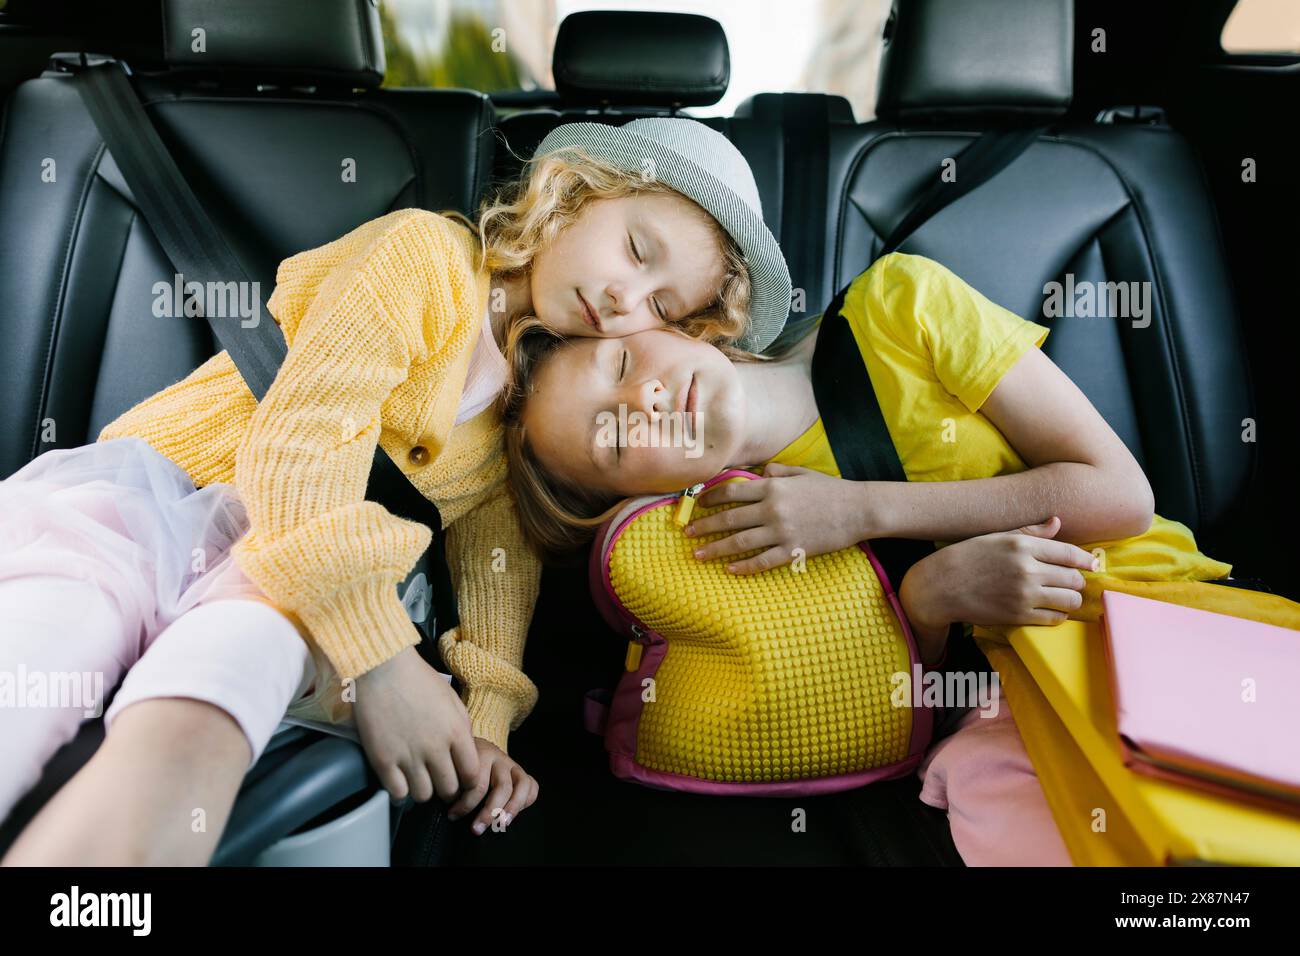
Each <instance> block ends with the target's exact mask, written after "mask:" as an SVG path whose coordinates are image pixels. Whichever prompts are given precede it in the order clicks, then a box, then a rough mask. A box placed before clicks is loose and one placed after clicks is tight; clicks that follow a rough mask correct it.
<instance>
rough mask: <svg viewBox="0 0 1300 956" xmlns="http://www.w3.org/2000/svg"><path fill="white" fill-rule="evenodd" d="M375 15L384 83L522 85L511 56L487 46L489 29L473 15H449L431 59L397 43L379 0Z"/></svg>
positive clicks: (484, 86)
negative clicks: (380, 32) (381, 36)
mask: <svg viewBox="0 0 1300 956" xmlns="http://www.w3.org/2000/svg"><path fill="white" fill-rule="evenodd" d="M379 16H380V20H381V22H382V24H383V30H384V57H385V58H386V59H387V61H388V68H387V71H386V72H385V74H384V86H434V87H449V86H450V87H465V88H467V89H471V90H483V91H485V92H492V91H494V90H517V89H519V88H520V86H521V85H522V82H521V80H520V76H519V69H518V67H516V65H515V62H514V60H513V59H512V58H511V57H510V54H509V53H506V52H504V51H502V52H497V51H495V50H493V49H492V32H491V30H489V29H488V27H487V25H486V24H485V23H484V22H483V20H482V19H481V18H480V17H479V16H478V15H477V14H474V13H466V12H457V13H453V14H452V15H451V22H450V23H449V24H448V28H447V37H446V39H445V40H444V41H443V45H442V49H441V50H439V51H438V53H437V54H436V55H435V56H432V57H426V56H420V55H418V54H417V53H416V52H415V51H414V50H412V49H411V48H410V47H409V46H408V45H407V44H406V43H404V42H402V38H401V35H400V34H399V33H398V31H397V24H396V22H395V21H394V20H393V15H392V13H390V12H389V10H388V8H387V7H386V6H384V5H383V4H380V7H379ZM498 45H499V44H498Z"/></svg>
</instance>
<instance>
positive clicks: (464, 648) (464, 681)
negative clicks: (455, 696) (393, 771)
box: [438, 482, 542, 750]
mask: <svg viewBox="0 0 1300 956" xmlns="http://www.w3.org/2000/svg"><path fill="white" fill-rule="evenodd" d="M446 545H447V567H448V570H449V571H450V572H451V579H452V583H453V585H454V587H455V589H456V598H457V600H456V605H457V608H458V610H459V613H460V624H459V625H458V626H457V627H454V628H452V629H450V630H449V631H447V632H446V633H445V634H443V635H442V637H441V638H440V639H439V642H438V650H439V652H440V653H441V654H442V659H443V662H444V663H445V664H446V665H447V667H448V668H450V670H451V672H452V673H453V674H455V675H456V677H457V678H458V679H459V680H460V683H461V685H462V686H463V687H464V701H465V708H466V710H468V711H469V717H470V726H471V728H472V730H473V733H474V736H475V737H482V738H484V739H485V740H488V741H491V742H492V743H494V744H496V745H497V746H498V747H500V748H501V749H502V750H505V749H506V739H507V736H508V735H509V733H510V731H511V730H514V729H515V728H517V727H518V726H519V725H520V724H521V723H523V720H524V718H525V717H527V716H528V714H529V712H530V711H531V710H532V708H533V705H534V704H535V703H536V702H537V688H536V687H535V686H534V685H533V682H532V681H530V680H529V679H528V678H527V677H526V676H525V675H524V673H523V659H524V642H525V640H526V638H527V636H528V625H529V621H530V620H531V618H532V615H533V605H534V604H535V603H536V601H537V593H538V588H539V585H540V582H541V576H542V570H541V562H540V560H539V559H538V556H537V554H536V552H535V551H534V550H533V548H532V545H531V544H529V542H528V540H527V538H526V537H525V536H524V532H523V527H522V526H521V525H520V522H519V515H518V512H517V511H516V510H515V503H514V498H513V496H512V495H511V494H510V489H509V487H508V486H507V485H506V483H505V482H501V483H500V484H498V485H497V486H496V487H495V488H494V489H493V491H492V492H491V493H489V495H488V496H487V497H486V498H485V499H484V500H483V501H482V502H481V503H480V504H479V505H477V506H476V507H474V508H473V509H472V510H470V511H468V512H467V513H466V514H465V515H463V516H462V517H460V518H458V519H457V520H455V521H453V522H452V523H451V524H450V525H448V527H447V535H446Z"/></svg>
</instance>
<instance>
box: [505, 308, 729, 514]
mask: <svg viewBox="0 0 1300 956" xmlns="http://www.w3.org/2000/svg"><path fill="white" fill-rule="evenodd" d="M746 409H747V404H746V402H745V394H744V389H743V387H742V385H741V381H740V376H739V375H738V374H737V372H736V367H735V366H734V365H733V364H732V363H731V361H730V360H729V359H728V358H727V357H726V356H725V355H724V354H723V353H722V352H720V351H719V350H718V349H716V348H714V347H713V346H711V345H708V344H706V343H704V342H700V341H698V340H696V339H691V338H687V337H686V336H685V335H682V334H680V333H677V332H675V331H670V330H667V329H650V330H648V331H645V332H638V333H636V334H634V335H629V336H625V337H623V338H607V339H592V338H575V339H571V340H569V341H568V342H566V343H565V344H564V345H562V346H560V347H559V348H558V349H557V351H556V352H554V353H552V354H551V356H550V357H549V358H547V359H546V360H545V362H544V363H543V365H542V366H541V368H540V369H539V370H538V372H537V375H536V377H535V379H534V390H533V392H532V394H531V395H530V397H529V399H528V403H527V405H526V406H525V408H524V412H523V424H524V428H525V430H526V433H527V435H528V440H529V442H530V444H531V445H532V448H533V451H534V453H535V454H536V455H537V457H538V459H539V460H540V461H541V463H542V465H543V467H545V468H546V469H547V470H549V471H552V472H554V473H556V474H559V475H562V476H564V477H566V478H567V479H569V480H570V481H572V482H574V483H576V484H580V485H583V486H585V487H587V488H591V489H593V490H598V491H603V492H609V493H613V494H618V495H639V494H650V493H653V492H667V491H680V490H681V489H682V488H685V487H687V486H689V485H692V484H695V483H696V482H697V481H705V480H707V479H708V478H710V477H712V476H713V475H716V474H717V473H718V472H719V471H721V470H722V469H723V468H726V467H727V466H728V465H729V464H731V462H732V459H733V457H734V456H735V455H736V453H737V451H738V450H739V449H740V447H741V444H742V441H743V438H744V435H745V426H746V419H747V415H746Z"/></svg>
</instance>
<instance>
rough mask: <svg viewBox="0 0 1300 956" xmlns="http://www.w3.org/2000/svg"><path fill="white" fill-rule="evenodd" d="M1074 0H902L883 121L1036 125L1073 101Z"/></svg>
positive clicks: (891, 36) (890, 33)
mask: <svg viewBox="0 0 1300 956" xmlns="http://www.w3.org/2000/svg"><path fill="white" fill-rule="evenodd" d="M1073 44H1074V0H894V9H893V12H892V13H891V14H890V19H889V23H888V24H887V25H886V27H885V49H884V55H883V57H882V59H881V75H880V96H879V99H878V101H877V103H876V114H877V115H878V116H880V117H881V118H885V119H895V120H922V121H924V120H939V119H952V118H963V117H983V118H995V119H1002V120H1012V119H1023V120H1024V121H1026V122H1038V121H1042V120H1044V119H1051V118H1054V117H1058V116H1061V115H1062V114H1064V113H1065V111H1066V109H1067V108H1068V107H1069V105H1070V99H1071V96H1072V95H1073V90H1074V84H1073V66H1074V56H1073V53H1074V47H1073Z"/></svg>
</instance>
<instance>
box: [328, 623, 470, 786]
mask: <svg viewBox="0 0 1300 956" xmlns="http://www.w3.org/2000/svg"><path fill="white" fill-rule="evenodd" d="M352 713H353V715H354V716H355V717H356V721H357V732H358V733H359V735H360V737H361V744H362V746H363V747H365V750H366V756H367V757H369V758H370V766H372V767H373V768H374V770H375V773H376V774H377V775H378V777H379V781H380V783H382V784H383V786H384V789H385V790H387V791H388V793H389V796H390V797H391V798H392V800H394V801H396V802H400V801H402V800H405V799H406V798H407V796H410V797H412V798H413V799H414V800H415V801H416V802H417V803H423V802H425V801H426V800H429V799H430V798H432V797H433V795H434V794H435V793H436V794H437V795H438V797H439V798H440V799H441V800H442V801H443V802H444V803H451V802H452V801H453V800H455V799H456V797H457V796H458V795H459V794H460V792H461V791H462V789H464V788H468V787H471V786H473V785H474V783H475V782H476V781H477V780H478V778H479V771H480V767H479V763H480V761H479V757H478V752H477V750H476V748H475V746H474V735H473V734H472V733H471V731H470V723H469V713H468V712H467V711H466V710H465V705H464V704H463V703H461V700H460V698H459V697H458V696H456V692H455V691H454V690H452V687H451V684H449V683H448V682H447V680H446V678H444V677H443V676H442V675H441V674H439V673H438V672H437V671H436V670H434V669H433V668H432V667H430V666H429V665H428V664H426V663H425V662H424V659H423V658H422V657H420V655H419V653H418V652H417V651H416V649H415V648H414V647H408V648H405V649H404V650H402V651H401V652H400V653H399V654H397V656H395V657H393V658H392V659H390V660H387V661H385V662H384V663H382V664H380V665H379V666H378V667H376V668H375V669H374V670H371V671H368V672H366V673H365V674H363V675H361V676H360V677H359V678H357V699H356V702H355V703H354V704H353V705H352Z"/></svg>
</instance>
